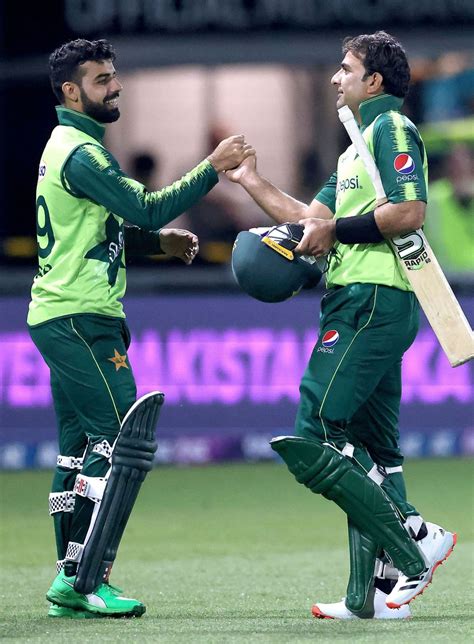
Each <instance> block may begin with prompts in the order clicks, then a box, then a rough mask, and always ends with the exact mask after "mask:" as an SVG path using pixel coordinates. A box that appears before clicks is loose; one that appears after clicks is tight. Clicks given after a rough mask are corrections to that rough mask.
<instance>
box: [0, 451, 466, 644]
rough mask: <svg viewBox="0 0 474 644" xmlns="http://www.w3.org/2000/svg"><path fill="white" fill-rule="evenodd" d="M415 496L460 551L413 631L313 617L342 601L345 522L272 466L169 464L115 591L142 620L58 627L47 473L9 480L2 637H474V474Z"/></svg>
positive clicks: (416, 484)
mask: <svg viewBox="0 0 474 644" xmlns="http://www.w3.org/2000/svg"><path fill="white" fill-rule="evenodd" d="M406 475H407V476H406V478H407V484H408V490H409V497H410V499H411V500H412V501H413V502H414V503H415V504H416V505H417V507H418V509H419V510H420V511H421V512H422V514H423V515H424V516H425V517H426V518H427V519H430V520H432V521H435V522H438V523H441V524H442V525H444V526H445V527H446V528H449V529H450V530H456V531H457V532H458V535H459V542H458V545H457V547H456V548H455V550H454V553H453V555H452V556H451V557H450V559H449V560H448V562H446V564H445V565H444V566H442V567H440V568H439V569H438V571H437V573H436V575H435V579H434V583H433V584H432V585H431V586H430V588H429V590H427V591H426V593H425V594H424V595H423V596H422V597H420V598H418V599H417V600H416V601H415V602H413V603H412V604H411V606H412V612H413V616H414V618H413V619H411V620H408V621H400V622H399V621H389V622H382V621H374V620H369V621H366V620H364V621H362V620H354V621H350V622H337V621H333V620H315V619H313V618H312V617H311V614H310V608H311V604H312V603H313V602H314V601H316V600H318V601H338V600H339V599H340V598H341V597H342V596H343V595H344V592H345V584H346V581H347V576H348V556H347V539H346V525H345V517H344V515H343V514H342V512H341V511H340V510H338V508H336V506H335V505H334V504H332V503H330V502H328V501H325V500H324V499H322V498H319V497H317V496H315V495H314V494H311V493H310V492H308V491H307V490H306V489H305V488H303V487H302V486H299V485H297V484H296V482H295V481H294V479H293V478H292V477H291V476H290V475H289V473H288V472H287V470H286V468H285V467H284V466H281V465H277V464H273V463H271V464H258V465H244V464H242V465H240V464H239V465H219V466H212V467H201V468H198V467H195V468H160V469H156V470H154V471H153V472H152V473H151V474H150V475H149V477H148V479H147V480H146V482H145V484H144V486H143V489H142V493H141V495H140V497H139V500H138V503H137V507H136V508H135V511H134V514H133V516H132V518H131V520H130V524H129V526H128V528H127V531H126V534H125V537H124V541H123V543H122V547H121V549H120V553H119V558H118V561H117V563H116V565H115V568H114V574H113V579H112V581H113V582H114V583H116V584H118V585H120V586H121V587H123V588H124V590H125V594H126V595H128V596H130V597H133V596H135V597H138V598H139V599H141V600H142V601H144V602H145V603H146V605H147V613H146V615H145V616H144V617H143V618H142V619H135V620H80V621H78V620H74V621H73V620H53V619H49V618H47V617H46V612H47V608H48V604H47V602H46V600H45V598H44V595H45V592H46V590H47V589H48V587H49V585H50V583H51V581H52V579H53V577H54V564H55V559H56V555H55V548H54V544H53V532H52V521H51V519H50V518H49V517H48V516H47V494H48V488H49V482H50V477H51V474H50V473H48V472H19V473H9V474H6V473H3V474H1V475H0V486H1V497H0V531H1V532H0V545H1V554H0V557H1V558H0V564H1V577H0V580H1V581H0V583H1V609H0V617H1V628H0V637H6V638H9V639H11V640H17V641H48V642H64V641H68V642H70V643H71V644H73V643H74V642H81V643H82V642H112V641H114V642H117V641H124V642H126V641H140V642H186V643H194V642H199V643H201V642H203V643H204V642H206V643H207V642H210V643H212V642H306V641H310V640H317V641H318V642H330V641H331V642H333V641H336V642H374V643H375V642H410V641H414V642H422V643H424V642H456V643H459V642H468V641H473V636H474V634H473V632H472V621H470V615H472V603H473V602H472V600H473V593H472V581H473V572H474V566H473V541H474V525H473V518H472V508H473V468H472V461H468V460H431V461H417V462H413V463H410V464H408V465H407V467H406Z"/></svg>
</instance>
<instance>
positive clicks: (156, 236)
mask: <svg viewBox="0 0 474 644" xmlns="http://www.w3.org/2000/svg"><path fill="white" fill-rule="evenodd" d="M123 232H124V238H125V250H126V252H127V256H129V257H130V256H134V255H164V254H165V253H164V252H163V250H162V249H161V242H160V231H159V230H143V229H142V228H138V227H137V226H125V227H124V229H123Z"/></svg>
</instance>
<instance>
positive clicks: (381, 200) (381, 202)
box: [375, 197, 388, 208]
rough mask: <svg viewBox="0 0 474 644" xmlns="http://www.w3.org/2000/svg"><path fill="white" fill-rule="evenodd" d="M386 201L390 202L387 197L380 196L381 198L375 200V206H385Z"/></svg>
mask: <svg viewBox="0 0 474 644" xmlns="http://www.w3.org/2000/svg"><path fill="white" fill-rule="evenodd" d="M385 203H388V199H387V197H380V199H377V201H376V202H375V207H376V208H378V207H379V206H383V205H384V204H385Z"/></svg>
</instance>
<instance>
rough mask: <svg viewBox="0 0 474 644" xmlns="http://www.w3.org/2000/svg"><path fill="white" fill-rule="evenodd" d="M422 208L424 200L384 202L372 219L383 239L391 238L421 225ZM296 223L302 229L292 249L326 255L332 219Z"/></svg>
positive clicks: (331, 237) (333, 232)
mask: <svg viewBox="0 0 474 644" xmlns="http://www.w3.org/2000/svg"><path fill="white" fill-rule="evenodd" d="M425 209H426V204H425V202H424V201H403V202H401V203H386V204H384V205H383V206H379V207H378V208H377V209H376V210H375V221H376V223H377V227H378V229H379V230H380V232H381V234H382V235H383V236H384V237H385V238H386V239H391V238H392V237H396V236H397V235H401V234H403V233H409V232H411V231H412V230H416V229H417V228H421V226H422V225H423V221H424V218H425ZM328 210H329V209H328ZM329 212H330V211H329ZM300 223H301V224H303V226H304V227H305V232H304V236H303V239H302V240H301V242H300V243H299V244H298V246H297V247H296V249H295V251H296V252H297V253H302V254H303V255H314V256H316V257H318V256H321V255H326V254H327V253H328V252H329V251H330V250H331V248H332V247H333V246H334V243H335V242H336V220H335V219H334V220H332V221H321V219H320V218H319V219H313V218H310V219H305V220H303V221H300Z"/></svg>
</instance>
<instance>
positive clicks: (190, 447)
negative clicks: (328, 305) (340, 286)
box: [0, 293, 474, 468]
mask: <svg viewBox="0 0 474 644" xmlns="http://www.w3.org/2000/svg"><path fill="white" fill-rule="evenodd" d="M461 304H462V306H463V309H464V311H465V312H466V315H467V316H468V318H469V319H471V320H472V319H473V317H474V297H472V298H467V297H465V298H462V299H461ZM1 308H2V311H3V314H2V316H1V318H0V427H1V437H0V467H1V468H23V467H50V466H53V465H54V463H55V458H56V453H57V451H56V450H57V447H56V441H55V432H56V426H55V418H54V412H53V409H52V402H51V393H50V388H49V372H48V368H47V367H46V365H45V363H44V362H43V360H42V358H41V355H40V354H39V353H38V351H37V349H36V348H35V346H34V345H33V343H32V342H31V340H30V338H29V335H28V332H27V329H26V325H25V317H26V308H27V302H26V301H25V300H24V299H23V298H19V297H18V298H16V297H9V298H2V300H1ZM125 308H126V312H127V319H128V324H129V326H130V329H131V332H132V345H131V347H130V350H129V360H130V363H131V365H132V368H133V371H134V374H135V377H136V381H137V385H138V390H139V394H143V393H146V392H148V391H152V390H156V389H158V390H161V391H163V392H164V393H165V396H166V401H165V406H164V409H163V413H162V416H161V419H160V427H159V432H158V440H159V446H160V447H159V450H158V454H157V460H158V461H160V462H208V461H212V460H221V459H236V458H247V459H260V458H272V452H271V450H270V449H269V447H268V439H269V438H271V436H275V435H278V434H284V433H292V431H293V420H294V416H295V412H296V406H297V402H298V384H299V380H300V378H301V375H302V373H303V370H304V368H305V365H306V362H307V360H308V357H309V355H310V353H311V350H312V347H313V345H314V342H315V340H316V336H317V326H318V315H319V294H314V293H313V294H304V295H299V296H298V297H297V298H295V299H293V300H291V301H289V302H285V303H282V304H277V305H269V304H262V303H259V302H256V301H253V300H251V299H250V298H248V297H245V296H242V295H239V294H229V295H225V294H222V295H215V294H200V295H196V294H189V295H168V294H167V295H159V296H142V297H137V296H130V297H127V298H126V302H125ZM473 380H474V369H473V365H472V364H466V365H462V366H460V367H457V368H456V369H452V368H451V367H450V365H449V363H448V361H447V359H446V358H445V356H444V354H443V353H442V351H441V349H440V347H439V344H438V342H437V340H436V338H435V337H434V335H433V332H432V331H431V329H430V328H429V326H428V324H427V322H426V320H425V319H424V318H423V320H422V324H421V328H420V332H419V334H418V337H417V339H416V341H415V343H414V344H413V346H412V347H411V348H410V350H409V351H408V352H407V354H406V356H405V359H404V364H403V387H404V389H403V401H402V412H401V418H400V430H401V440H402V445H403V449H404V452H405V454H406V455H407V456H428V455H436V456H444V455H455V454H472V453H474V422H473V413H472V402H473V390H474V388H473Z"/></svg>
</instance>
